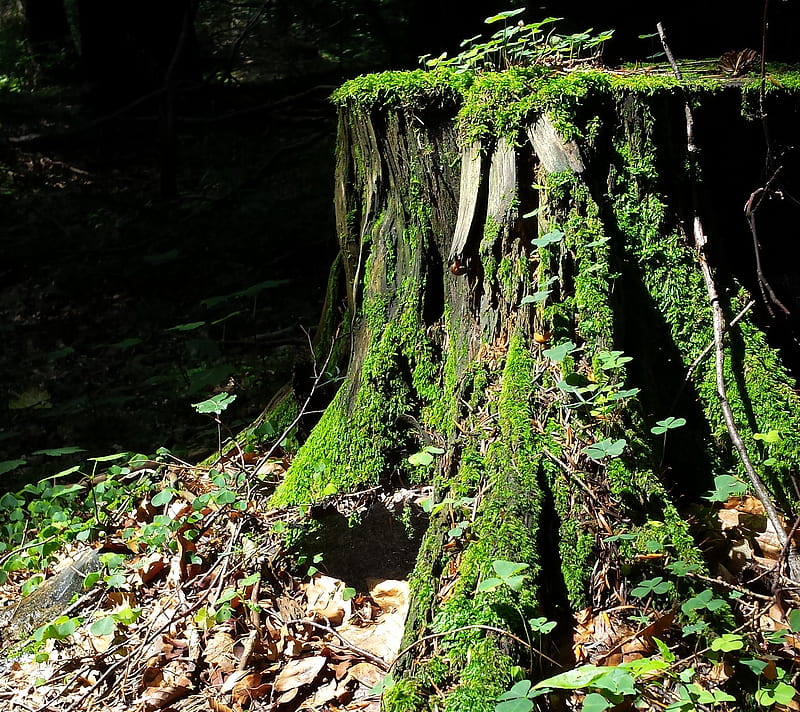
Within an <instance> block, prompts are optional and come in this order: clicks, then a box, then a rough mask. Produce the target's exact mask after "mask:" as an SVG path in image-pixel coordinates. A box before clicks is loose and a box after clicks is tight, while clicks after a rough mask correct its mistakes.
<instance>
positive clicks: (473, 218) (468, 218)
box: [449, 141, 486, 261]
mask: <svg viewBox="0 0 800 712" xmlns="http://www.w3.org/2000/svg"><path fill="white" fill-rule="evenodd" d="M485 160H486V157H485V155H484V148H483V146H481V143H480V141H475V142H474V143H471V144H470V145H469V146H467V147H465V148H464V149H462V151H461V185H460V187H459V190H458V194H459V201H458V218H457V220H456V229H455V232H454V233H453V243H452V245H451V246H450V255H449V259H450V261H452V260H455V259H457V258H458V257H461V256H462V255H463V254H464V250H465V248H466V246H467V241H468V240H469V237H470V234H471V233H472V231H473V230H474V229H475V227H476V222H477V221H478V219H479V216H478V215H477V211H478V200H479V197H480V194H481V187H482V184H483V173H484V163H485Z"/></svg>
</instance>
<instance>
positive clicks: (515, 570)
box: [477, 559, 528, 593]
mask: <svg viewBox="0 0 800 712" xmlns="http://www.w3.org/2000/svg"><path fill="white" fill-rule="evenodd" d="M492 568H493V569H494V571H495V573H496V574H497V576H492V577H490V578H486V579H484V580H483V581H481V582H480V584H478V589H477V590H478V592H479V593H480V592H482V591H494V590H495V589H496V588H499V587H500V586H503V585H505V586H508V587H509V588H510V589H511V590H512V591H519V590H520V589H521V588H522V583H523V581H524V580H525V574H520V571H524V570H525V569H527V568H528V564H519V563H516V562H514V561H504V560H502V559H498V560H496V561H493V562H492Z"/></svg>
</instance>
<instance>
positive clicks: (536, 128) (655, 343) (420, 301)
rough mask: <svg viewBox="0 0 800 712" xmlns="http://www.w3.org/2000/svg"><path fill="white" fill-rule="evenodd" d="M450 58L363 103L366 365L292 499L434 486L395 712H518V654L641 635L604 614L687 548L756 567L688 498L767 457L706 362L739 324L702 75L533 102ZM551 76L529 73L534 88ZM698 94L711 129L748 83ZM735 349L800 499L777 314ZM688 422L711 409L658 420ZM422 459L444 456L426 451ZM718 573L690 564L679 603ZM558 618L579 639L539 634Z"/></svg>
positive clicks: (354, 206)
mask: <svg viewBox="0 0 800 712" xmlns="http://www.w3.org/2000/svg"><path fill="white" fill-rule="evenodd" d="M430 76H431V75H425V74H422V73H416V74H412V75H385V76H383V77H379V78H372V79H371V78H365V79H362V80H356V81H355V82H353V83H350V84H349V85H346V86H345V87H344V88H343V89H342V90H341V91H340V92H339V93H338V94H337V97H336V99H337V101H338V103H339V107H340V122H339V143H338V164H337V175H336V215H337V223H338V232H339V238H340V244H341V254H342V264H343V270H344V273H345V276H346V282H347V284H348V285H349V290H348V297H347V300H348V306H349V317H348V318H347V319H346V326H348V327H349V328H350V334H349V339H350V345H351V349H350V357H349V365H348V367H347V373H346V376H345V379H344V382H343V384H342V385H341V387H340V389H339V391H338V393H337V394H336V396H335V397H334V399H333V401H332V403H331V404H330V405H329V407H328V408H327V409H326V411H325V412H324V414H323V415H322V418H321V420H320V422H319V423H318V425H317V426H316V427H315V428H314V430H313V431H312V432H311V434H310V436H309V438H308V439H307V441H306V442H305V444H304V445H303V446H302V447H301V449H300V450H299V452H298V453H297V455H296V457H295V459H294V461H293V463H292V465H291V468H290V469H289V471H288V473H287V475H286V478H285V480H284V481H283V483H282V484H281V485H280V486H279V488H278V490H277V491H276V493H275V495H274V497H273V503H274V504H275V505H276V506H282V505H287V504H302V503H309V502H316V501H319V500H321V499H323V498H324V497H325V496H326V495H327V494H330V492H331V491H332V489H333V490H336V491H337V492H339V493H352V492H356V491H359V490H366V489H369V488H374V487H375V486H376V485H377V486H381V487H383V488H386V489H392V488H401V487H415V486H416V487H425V486H428V487H432V491H433V504H434V506H433V507H432V509H431V508H430V507H429V508H428V509H430V516H429V519H428V523H427V529H426V531H425V534H424V537H423V538H422V541H421V544H420V546H419V550H418V552H417V555H416V560H415V562H414V565H413V571H412V572H411V583H412V597H413V600H412V605H411V611H410V614H409V618H408V621H407V626H406V638H405V641H404V642H405V644H406V645H411V646H412V648H411V650H410V651H409V652H408V653H407V654H405V655H404V656H403V657H402V658H401V659H400V660H398V661H397V663H396V666H395V677H396V678H397V679H398V682H397V683H396V684H395V685H394V687H392V688H391V689H390V690H388V691H387V692H386V693H385V696H384V704H385V706H386V708H388V709H398V710H412V709H413V710H421V709H446V710H492V709H493V708H494V704H495V703H494V700H495V699H496V697H497V695H498V694H500V693H502V692H504V691H505V690H507V689H508V688H509V687H510V686H511V684H512V682H513V680H514V674H515V673H514V670H515V669H517V668H516V666H520V667H521V668H523V669H525V670H527V673H528V675H529V676H530V677H531V678H532V679H533V680H534V681H535V680H536V679H540V678H542V677H545V676H547V675H548V674H552V673H553V672H556V671H558V670H559V669H560V668H559V667H555V666H554V665H553V663H552V662H551V660H555V661H557V662H558V664H559V666H561V667H570V666H572V665H574V664H575V663H577V662H587V661H588V662H593V663H597V664H607V660H608V659H609V656H611V655H612V654H613V652H614V651H613V648H614V645H615V644H616V643H618V642H619V641H616V642H614V641H611V642H607V644H606V645H603V644H599V645H598V646H597V647H596V648H595V649H593V650H592V651H590V652H586V651H581V649H580V647H579V646H578V645H577V644H575V645H573V643H575V642H576V640H577V639H575V638H573V634H574V631H575V629H576V626H577V625H578V621H581V620H583V621H586V620H593V619H594V617H595V616H597V615H599V614H600V613H601V612H606V613H605V615H606V616H607V617H608V616H611V619H613V620H615V621H618V622H619V621H621V620H622V618H624V615H622V614H620V613H614V612H615V611H619V610H620V607H622V608H624V607H626V606H630V607H631V608H630V610H631V611H633V612H636V611H637V610H639V611H641V610H643V609H641V607H640V606H639V604H640V603H641V601H638V599H633V598H631V596H630V589H631V587H632V586H634V585H636V583H637V582H639V581H641V580H643V579H647V578H650V577H653V576H656V575H660V576H668V574H667V573H666V569H665V566H666V565H667V564H669V563H673V562H675V561H683V562H685V563H687V564H690V565H697V566H699V567H700V570H701V571H703V570H705V571H708V570H709V569H710V570H711V573H713V574H714V575H717V574H718V573H719V572H720V571H721V570H724V567H726V566H731V567H732V564H731V563H730V562H729V561H721V560H718V559H709V558H708V557H706V556H705V554H704V552H703V550H702V548H701V546H700V544H699V541H698V539H697V538H696V535H697V533H696V532H694V531H692V530H691V529H690V526H689V523H688V521H687V520H688V517H687V514H686V512H687V511H688V510H687V508H688V507H689V506H690V505H693V504H694V503H696V502H698V501H699V500H700V498H701V497H702V496H703V495H705V494H707V493H708V492H709V491H710V490H712V489H714V477H715V476H716V475H719V474H723V473H726V472H730V471H738V468H739V465H738V464H737V462H736V458H735V455H734V453H732V449H731V447H730V443H729V442H728V441H727V440H726V429H725V422H724V418H723V413H722V412H721V409H720V404H719V401H718V399H717V397H716V381H715V372H714V363H713V360H712V361H709V360H705V361H702V362H701V363H700V364H698V365H696V366H692V364H693V362H694V361H695V359H696V358H697V356H698V354H700V353H701V352H703V351H704V350H705V349H707V347H708V346H709V344H711V343H713V323H712V310H711V307H710V305H709V304H708V301H707V296H706V291H705V289H704V286H703V276H702V274H701V272H700V270H699V268H698V265H697V259H696V255H695V252H694V250H693V249H692V246H691V245H690V244H689V242H688V241H687V239H686V235H685V232H684V231H683V229H682V226H683V225H684V224H689V225H690V224H691V222H690V217H691V211H692V206H691V190H692V189H693V186H691V185H690V176H689V175H688V174H687V172H686V146H685V144H684V143H683V141H684V139H683V138H682V136H684V135H685V134H683V124H682V117H683V104H682V101H683V100H682V98H681V97H680V96H679V95H677V94H676V93H675V91H674V88H675V84H674V82H672V81H671V80H669V79H668V78H665V77H656V78H651V79H647V78H645V79H642V78H641V77H640V76H639V75H635V76H633V75H632V76H630V77H628V78H627V79H626V78H625V77H622V78H620V77H616V78H611V77H609V76H608V75H602V74H600V73H593V74H589V75H586V77H583V78H582V77H580V76H577V75H574V76H568V77H563V78H561V79H553V80H552V81H553V82H560V83H559V84H557V85H556V84H553V85H552V86H553V87H556V86H557V91H553V92H552V93H548V94H547V96H546V97H544V98H542V100H541V101H540V102H539V103H535V102H533V103H528V104H526V105H525V107H526V108H525V110H520V111H519V112H518V113H517V114H516V115H515V116H514V117H513V119H511V120H509V119H508V114H509V112H510V110H509V95H508V94H507V93H504V90H503V89H502V88H501V87H500V84H499V82H500V80H498V85H497V91H496V94H492V93H491V92H489V91H488V89H486V87H484V89H483V90H478V89H476V85H478V82H477V81H476V82H475V85H466V84H460V83H459V81H460V80H459V79H458V77H455V78H453V77H451V78H450V79H445V80H440V81H442V84H439V85H437V84H435V81H434V80H430ZM548 81H550V80H548ZM515 86H516V85H515ZM465 87H466V88H465ZM540 88H541V87H540V86H539V85H536V84H535V83H534V84H532V85H531V86H530V87H528V89H527V91H528V92H529V94H525V90H524V89H520V88H519V87H516V89H515V92H516V93H515V94H514V101H518V102H522V101H526V100H527V99H526V98H525V97H527V96H528V95H535V94H536V92H537V91H540ZM692 91H695V92H696V94H695V96H694V98H695V100H696V101H697V102H698V103H699V105H700V107H701V110H700V112H699V118H698V121H699V123H700V124H701V125H702V124H703V122H704V121H705V122H707V125H706V127H708V125H711V122H712V121H715V120H717V118H718V117H719V115H720V114H721V113H722V114H724V112H726V111H730V105H731V99H732V98H737V97H739V96H740V87H739V86H729V87H728V88H724V87H714V88H713V89H710V88H708V87H707V86H706V88H703V87H698V88H695V89H693V90H692ZM542 96H544V95H542ZM520 97H523V98H520ZM787 97H788V98H787ZM781 100H785V101H789V102H795V101H796V98H795V97H794V96H793V95H791V93H787V96H785V97H784V98H783V99H781ZM476 101H477V102H479V103H478V104H475V102H476ZM734 105H735V106H737V107H738V105H739V104H738V101H737V103H735V104H734ZM476 116H480V117H484V118H483V119H481V120H480V121H477V122H476V119H475V117H476ZM486 117H489V118H488V119H487V118H486ZM701 134H702V131H701ZM687 220H688V221H687ZM724 239H725V236H724V235H717V249H720V248H719V245H720V244H721V243H722V241H723V240H724ZM717 278H718V280H721V283H722V284H723V285H724V289H723V290H721V294H722V295H721V297H720V300H721V302H722V307H723V309H724V310H725V313H726V314H727V315H728V320H729V321H731V317H732V316H733V315H735V314H737V313H738V312H740V311H741V309H742V306H743V305H744V304H745V303H746V302H747V301H748V299H749V295H748V294H747V293H746V291H745V290H744V289H743V288H741V286H740V285H739V283H738V282H737V280H736V278H735V277H734V275H733V274H722V275H720V274H718V275H717ZM726 349H727V357H728V358H727V361H726V363H727V366H726V373H725V376H726V378H727V381H728V401H729V404H730V408H731V412H732V414H733V417H734V418H735V419H736V420H737V424H738V426H739V429H740V432H741V434H742V437H743V440H744V443H745V445H746V447H748V448H750V449H751V450H752V452H754V453H756V454H758V455H759V456H760V461H763V460H764V459H765V457H764V456H765V455H766V454H769V455H770V456H771V458H772V461H771V463H770V464H768V465H764V464H759V469H760V474H761V476H762V478H763V479H764V481H765V482H766V483H767V486H768V487H769V488H770V494H771V496H772V497H773V498H774V499H775V502H776V503H777V506H778V508H782V509H783V511H784V512H787V513H788V512H789V511H790V508H791V506H792V499H793V496H792V494H791V492H790V489H789V487H790V478H789V472H790V470H791V467H792V466H793V462H794V460H795V458H796V454H795V453H796V452H797V448H798V446H800V422H798V414H800V407H799V406H800V399H798V397H797V395H796V393H795V392H794V390H793V379H792V378H791V377H790V375H789V374H788V373H787V371H786V369H785V368H784V366H783V365H782V364H781V361H780V358H779V355H778V354H777V352H776V351H774V350H773V349H772V348H770V346H769V345H768V344H767V341H766V338H765V336H764V334H763V332H762V331H761V330H760V329H759V328H758V327H757V326H756V324H755V322H754V321H753V317H752V314H751V313H749V312H748V313H747V314H745V315H744V316H742V317H740V318H739V319H738V320H737V321H736V323H735V324H732V325H729V327H728V341H727V344H726ZM622 352H624V354H625V355H624V356H623V354H622ZM627 357H630V358H631V359H632V360H630V361H628V360H627ZM690 367H691V368H690ZM637 389H638V390H637ZM669 416H672V417H676V418H677V417H680V418H685V419H686V420H687V421H688V426H687V427H684V428H681V429H679V430H678V429H676V430H670V431H669V432H667V433H666V434H665V435H661V434H659V435H657V436H656V435H653V434H652V433H651V428H652V427H653V426H654V425H655V424H656V421H658V420H659V419H664V418H667V417H669ZM771 430H775V431H777V432H779V433H780V435H781V440H780V441H779V442H776V443H774V444H773V445H770V450H769V453H765V452H764V451H763V449H761V447H760V444H759V442H757V441H756V440H754V437H753V436H754V434H756V433H767V432H769V431H771ZM426 448H427V450H426ZM418 452H427V453H428V455H431V456H432V457H427V458H422V460H421V462H422V464H411V463H410V462H409V459H408V458H409V456H410V455H413V454H415V453H418ZM412 460H413V461H416V462H418V463H419V462H420V459H419V458H416V459H413V458H412ZM428 460H432V462H430V464H425V463H426V462H427V461H428ZM417 515H420V513H419V512H417ZM321 526H323V528H324V524H323V525H321ZM620 534H622V535H624V536H623V538H622V539H615V538H614V535H620ZM317 535H318V532H317V533H315V534H314V536H317ZM373 545H374V542H367V541H365V542H363V549H364V550H363V556H364V557H365V558H369V551H370V548H371V547H372V546H373ZM503 561H506V562H513V563H515V564H518V565H519V566H520V567H523V566H524V568H521V573H522V575H524V577H525V578H524V584H523V585H522V586H521V587H517V588H515V587H514V586H511V585H509V584H508V581H505V580H503V579H502V574H500V573H499V570H498V568H497V565H498V562H500V564H499V565H500V570H503V569H502V562H503ZM498 576H500V583H499V584H498V585H496V586H494V587H492V585H491V584H482V583H481V582H482V581H486V580H487V579H489V578H497V577H498ZM693 586H694V584H693V583H692V581H691V580H690V579H689V578H686V577H683V578H681V579H679V580H676V581H674V587H675V589H674V590H675V595H676V597H677V600H680V598H681V597H682V596H688V595H690V594H691V592H692V591H693V590H694V589H693ZM676 605H677V604H676ZM537 616H544V617H546V618H548V619H550V620H553V621H555V622H556V623H557V626H556V628H555V630H554V632H553V633H551V634H550V635H546V636H538V635H531V631H530V626H529V623H527V622H526V621H528V619H530V618H532V617H537ZM615 616H622V618H619V617H617V618H615ZM620 625H622V624H621V623H620ZM491 629H501V630H505V631H507V632H508V633H509V634H512V635H513V636H516V638H517V639H522V640H529V641H530V642H532V643H534V644H535V647H537V648H538V649H539V650H541V652H542V653H544V654H546V657H545V656H540V655H538V654H535V653H532V652H531V650H530V649H529V648H527V647H526V646H523V645H520V644H519V643H518V642H515V638H514V637H511V636H510V635H503V634H499V633H497V632H496V631H495V632H493V631H492V630H491ZM670 635H673V636H675V637H677V638H678V639H679V638H680V635H679V633H673V634H670V633H669V632H668V631H664V632H663V636H664V637H666V638H667V639H669V638H670ZM415 641H419V643H418V644H417V645H414V643H415ZM604 661H605V662H604Z"/></svg>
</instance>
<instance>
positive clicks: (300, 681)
mask: <svg viewBox="0 0 800 712" xmlns="http://www.w3.org/2000/svg"><path fill="white" fill-rule="evenodd" d="M326 662H328V659H327V658H325V657H323V656H321V655H313V656H311V657H308V658H300V659H299V660H292V661H290V662H289V663H287V664H286V666H285V667H284V668H283V670H281V671H280V673H279V674H278V677H277V678H276V679H275V690H276V691H277V692H286V691H287V690H294V689H296V688H298V687H302V686H303V685H309V684H311V683H312V682H314V680H315V679H316V678H317V675H319V673H320V671H321V670H322V668H323V667H324V666H325V663H326Z"/></svg>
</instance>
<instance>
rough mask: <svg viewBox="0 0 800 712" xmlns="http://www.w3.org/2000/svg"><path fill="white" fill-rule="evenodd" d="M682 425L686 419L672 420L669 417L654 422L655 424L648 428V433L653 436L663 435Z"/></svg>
mask: <svg viewBox="0 0 800 712" xmlns="http://www.w3.org/2000/svg"><path fill="white" fill-rule="evenodd" d="M684 425H686V418H673V417H672V416H670V417H669V418H664V420H658V421H656V424H655V425H654V426H653V427H652V428H650V432H651V433H653V435H664V434H665V433H666V432H667V430H674V429H675V428H680V427H682V426H684Z"/></svg>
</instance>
